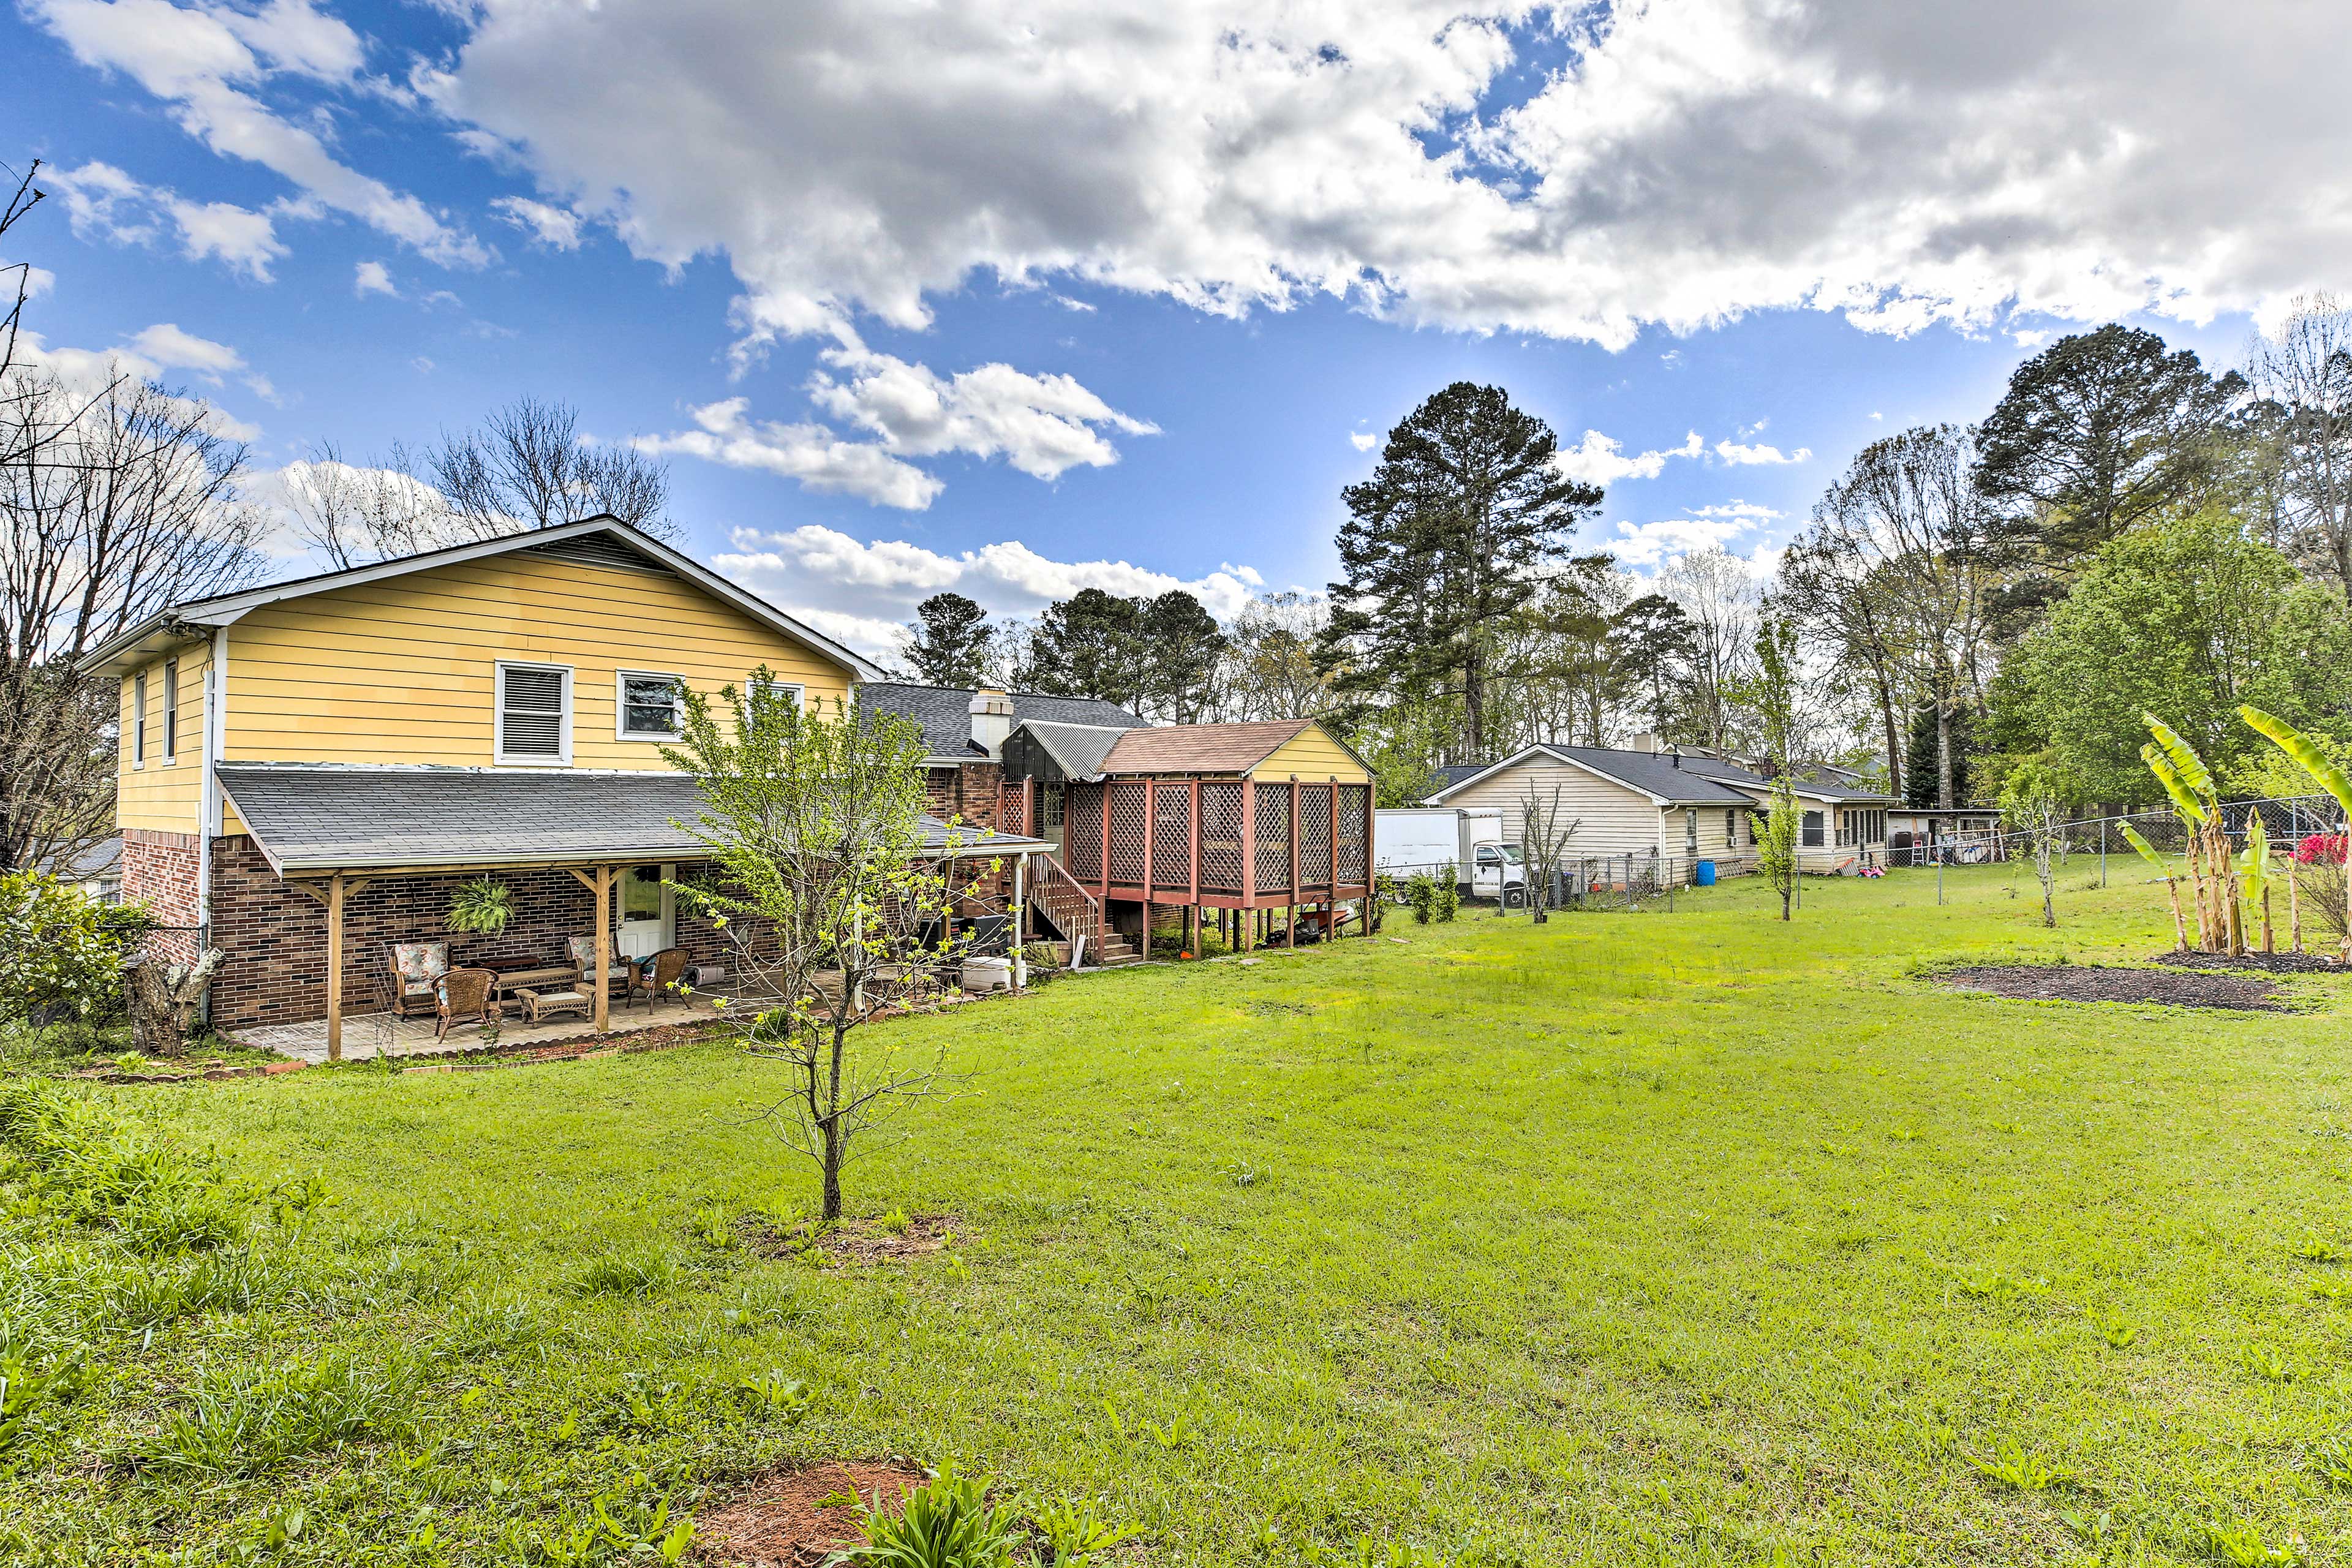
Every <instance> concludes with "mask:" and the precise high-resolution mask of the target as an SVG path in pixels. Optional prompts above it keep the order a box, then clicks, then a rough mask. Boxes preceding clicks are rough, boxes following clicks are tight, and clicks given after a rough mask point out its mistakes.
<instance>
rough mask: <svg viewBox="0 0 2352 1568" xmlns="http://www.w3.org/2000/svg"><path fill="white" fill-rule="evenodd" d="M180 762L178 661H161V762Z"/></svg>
mask: <svg viewBox="0 0 2352 1568" xmlns="http://www.w3.org/2000/svg"><path fill="white" fill-rule="evenodd" d="M179 760H180V661H179V660H178V659H176V658H167V659H165V660H164V661H163V761H164V762H165V763H176V762H178V761H179Z"/></svg>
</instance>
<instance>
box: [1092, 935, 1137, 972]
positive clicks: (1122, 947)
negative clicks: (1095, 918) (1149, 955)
mask: <svg viewBox="0 0 2352 1568" xmlns="http://www.w3.org/2000/svg"><path fill="white" fill-rule="evenodd" d="M1142 962H1143V954H1141V953H1139V952H1136V951H1135V943H1133V942H1129V941H1128V940H1127V938H1125V937H1123V936H1121V935H1119V934H1118V932H1117V931H1112V930H1111V929H1110V928H1109V927H1108V926H1106V927H1104V928H1103V935H1102V944H1101V945H1100V946H1099V947H1097V948H1096V949H1095V951H1094V952H1092V953H1091V954H1089V955H1088V957H1087V963H1090V964H1093V965H1095V966H1097V967H1099V968H1103V969H1117V968H1119V967H1120V966H1121V965H1123V964H1129V963H1142Z"/></svg>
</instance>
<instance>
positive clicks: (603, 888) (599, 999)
mask: <svg viewBox="0 0 2352 1568" xmlns="http://www.w3.org/2000/svg"><path fill="white" fill-rule="evenodd" d="M612 975H613V868H611V867H610V866H599V867H597V868H596V979H595V984H594V987H593V989H592V990H591V991H590V992H589V994H590V995H592V996H593V997H594V998H595V999H596V1032H597V1033H598V1034H600V1035H601V1034H603V1033H604V1032H605V1030H606V1029H607V1028H609V1027H610V1026H611V1025H612V1022H613V977H612Z"/></svg>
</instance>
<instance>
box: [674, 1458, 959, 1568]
mask: <svg viewBox="0 0 2352 1568" xmlns="http://www.w3.org/2000/svg"><path fill="white" fill-rule="evenodd" d="M927 1479H929V1477H928V1476H926V1475H925V1474H924V1473H923V1471H922V1469H921V1468H919V1467H918V1466H915V1465H910V1464H908V1463H907V1462H905V1461H904V1460H901V1459H872V1460H860V1459H852V1460H850V1461H848V1462H846V1463H844V1462H841V1461H838V1460H834V1461H828V1462H826V1463H824V1464H821V1465H807V1466H799V1467H795V1468H791V1469H782V1470H776V1471H773V1472H772V1473H770V1474H769V1475H766V1476H763V1477H761V1479H758V1480H755V1481H752V1482H751V1483H749V1484H748V1485H746V1486H745V1487H743V1488H742V1489H740V1490H738V1491H736V1492H735V1493H734V1494H733V1495H732V1496H731V1497H730V1498H729V1499H728V1500H726V1501H725V1502H724V1503H722V1504H721V1505H719V1506H718V1507H715V1508H705V1509H702V1510H699V1511H698V1512H697V1513H696V1515H695V1517H694V1556H695V1560H696V1561H697V1562H700V1563H711V1564H724V1565H725V1568H815V1565H816V1564H817V1563H822V1562H824V1560H825V1559H826V1558H827V1557H829V1556H831V1555H832V1554H833V1553H834V1552H838V1551H840V1550H841V1549H842V1548H843V1547H845V1546H854V1545H856V1544H857V1543H858V1542H861V1541H863V1540H865V1539H866V1537H865V1533H864V1531H863V1528H862V1527H863V1525H864V1523H865V1518H866V1515H865V1510H866V1507H867V1506H870V1505H872V1504H873V1503H874V1502H875V1501H876V1500H877V1493H878V1494H879V1501H880V1503H881V1505H882V1506H883V1507H884V1508H886V1509H891V1510H895V1509H896V1508H897V1507H898V1504H899V1503H900V1502H901V1501H902V1500H904V1499H905V1497H906V1495H907V1494H908V1492H910V1491H913V1490H914V1489H916V1488H917V1487H919V1486H921V1485H922V1484H923V1483H924V1481H926V1480H927ZM853 1492H854V1493H856V1497H857V1499H858V1500H857V1501H852V1500H851V1494H852V1493H853Z"/></svg>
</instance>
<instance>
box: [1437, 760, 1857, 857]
mask: <svg viewBox="0 0 2352 1568" xmlns="http://www.w3.org/2000/svg"><path fill="white" fill-rule="evenodd" d="M1790 787H1791V789H1792V790H1793V792H1794V793H1795V795H1796V796H1797V802H1798V806H1799V810H1800V812H1801V817H1800V820H1799V826H1798V860H1799V863H1800V864H1801V866H1802V867H1803V868H1805V869H1807V870H1809V871H1835V870H1844V869H1852V868H1859V867H1860V866H1863V865H1865V864H1878V865H1883V864H1885V849H1886V812H1887V808H1888V807H1890V806H1892V805H1895V804H1896V803H1895V800H1894V799H1893V797H1891V796H1888V795H1883V794H1880V793H1878V792H1877V791H1875V790H1874V789H1873V788H1871V787H1870V786H1868V785H1866V784H1864V785H1856V784H1847V783H1844V782H1825V781H1822V780H1819V779H1812V778H1807V779H1801V780H1798V781H1795V782H1794V783H1793V784H1791V786H1790ZM1771 788H1772V785H1771V781H1770V780H1769V779H1768V778H1767V777H1765V776H1764V775H1763V774H1762V773H1758V772H1756V771H1754V770H1753V769H1752V768H1748V767H1744V766H1742V765H1740V764H1738V763H1734V762H1730V761H1727V760H1726V759H1724V758H1721V757H1717V756H1713V755H1709V754H1707V753H1706V752H1696V751H1689V750H1678V749H1677V748H1675V747H1673V746H1667V745H1661V744H1658V743H1657V742H1655V741H1654V738H1652V737H1647V736H1644V737H1641V738H1639V739H1637V741H1636V742H1635V744H1634V746H1633V747H1632V748H1627V749H1619V748H1615V747H1606V746H1556V745H1549V744H1538V745H1533V746H1528V747H1527V748H1525V749H1524V750H1522V751H1520V752H1517V753H1515V754H1514V755H1512V756H1509V757H1507V758H1505V759H1504V760H1503V761H1501V762H1499V763H1494V764H1493V765H1492V766H1490V767H1488V768H1487V769H1486V770H1485V771H1484V772H1483V773H1475V774H1473V775H1472V776H1470V777H1469V778H1466V779H1463V780H1461V781H1459V782H1458V783H1454V784H1449V785H1447V786H1446V787H1445V788H1444V789H1441V790H1439V791H1438V792H1437V793H1436V794H1434V795H1431V796H1429V797H1428V804H1429V805H1454V806H1480V807H1489V808H1495V809H1499V810H1500V811H1501V812H1502V814H1503V818H1502V830H1503V837H1505V838H1506V839H1507V841H1509V842H1511V843H1514V844H1517V843H1519V842H1520V841H1521V838H1522V837H1523V833H1522V827H1521V819H1520V813H1521V810H1522V807H1523V805H1524V803H1525V802H1526V801H1527V799H1528V794H1529V791H1530V789H1533V790H1534V791H1536V792H1538V795H1539V797H1540V798H1542V799H1544V800H1546V801H1549V799H1550V798H1551V797H1552V794H1553V791H1554V790H1555V789H1557V791H1558V793H1559V803H1560V810H1561V813H1562V815H1563V816H1569V817H1573V818H1575V819H1577V822H1578V827H1577V832H1576V834H1575V836H1574V837H1571V838H1570V840H1569V844H1568V855H1569V858H1571V859H1583V858H1592V859H1600V858H1610V857H1614V856H1619V855H1643V854H1650V855H1658V856H1662V857H1665V858H1675V859H1680V860H1685V861H1695V860H1716V861H1717V862H1718V863H1719V864H1721V865H1723V866H1724V868H1726V869H1745V868H1748V867H1749V866H1752V864H1753V863H1754V859H1755V853H1756V835H1755V825H1754V824H1753V822H1751V821H1750V820H1749V817H1750V814H1751V813H1753V812H1754V811H1755V810H1756V809H1757V808H1758V807H1759V806H1762V805H1765V804H1766V803H1767V802H1768V801H1769V797H1770V795H1771Z"/></svg>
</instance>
